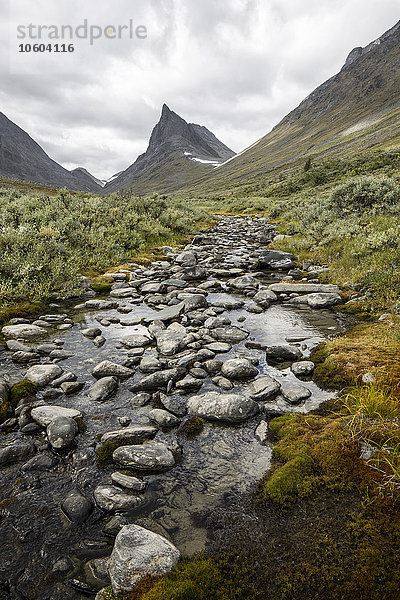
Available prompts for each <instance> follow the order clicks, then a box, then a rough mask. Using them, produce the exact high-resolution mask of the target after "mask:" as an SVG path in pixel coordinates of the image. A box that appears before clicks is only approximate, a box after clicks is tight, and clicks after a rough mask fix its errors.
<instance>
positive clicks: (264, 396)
mask: <svg viewBox="0 0 400 600" xmlns="http://www.w3.org/2000/svg"><path fill="white" fill-rule="evenodd" d="M280 388H281V384H280V383H279V382H278V381H276V379H273V377H270V376H269V375H263V376H262V377H258V378H257V379H256V380H255V381H252V382H251V383H250V385H249V391H250V398H253V400H268V398H271V397H272V396H276V394H277V393H278V392H279V390H280Z"/></svg>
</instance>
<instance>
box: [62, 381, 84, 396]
mask: <svg viewBox="0 0 400 600" xmlns="http://www.w3.org/2000/svg"><path fill="white" fill-rule="evenodd" d="M83 386H84V384H83V383H82V382H80V381H64V383H62V384H61V386H60V387H61V389H62V391H63V392H64V394H65V395H66V396H69V395H70V394H76V393H77V392H80V391H81V389H82V388H83Z"/></svg>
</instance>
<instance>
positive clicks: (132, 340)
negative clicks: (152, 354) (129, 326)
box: [121, 333, 151, 348]
mask: <svg viewBox="0 0 400 600" xmlns="http://www.w3.org/2000/svg"><path fill="white" fill-rule="evenodd" d="M121 344H123V345H124V346H126V347H127V348H145V347H146V346H149V345H150V344H151V339H150V337H149V336H147V335H141V334H139V333H133V334H132V335H127V336H125V337H124V338H122V339H121Z"/></svg>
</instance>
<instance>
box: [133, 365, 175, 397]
mask: <svg viewBox="0 0 400 600" xmlns="http://www.w3.org/2000/svg"><path fill="white" fill-rule="evenodd" d="M179 373H180V371H179V369H166V370H165V371H158V372H157V373H152V374H151V375H147V377H143V379H141V380H140V381H138V382H137V383H133V384H131V385H130V386H129V389H130V391H131V392H140V391H143V390H158V389H160V388H164V387H166V386H167V385H168V383H169V381H175V380H176V379H177V378H178V377H179Z"/></svg>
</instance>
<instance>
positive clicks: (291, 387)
mask: <svg viewBox="0 0 400 600" xmlns="http://www.w3.org/2000/svg"><path fill="white" fill-rule="evenodd" d="M281 393H282V396H283V397H284V398H285V400H287V401H288V402H289V403H290V404H299V403H300V402H302V401H303V400H306V399H307V398H309V397H310V396H311V392H310V390H309V389H308V388H306V387H304V385H301V384H299V383H290V382H287V383H286V382H285V383H282V385H281Z"/></svg>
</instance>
